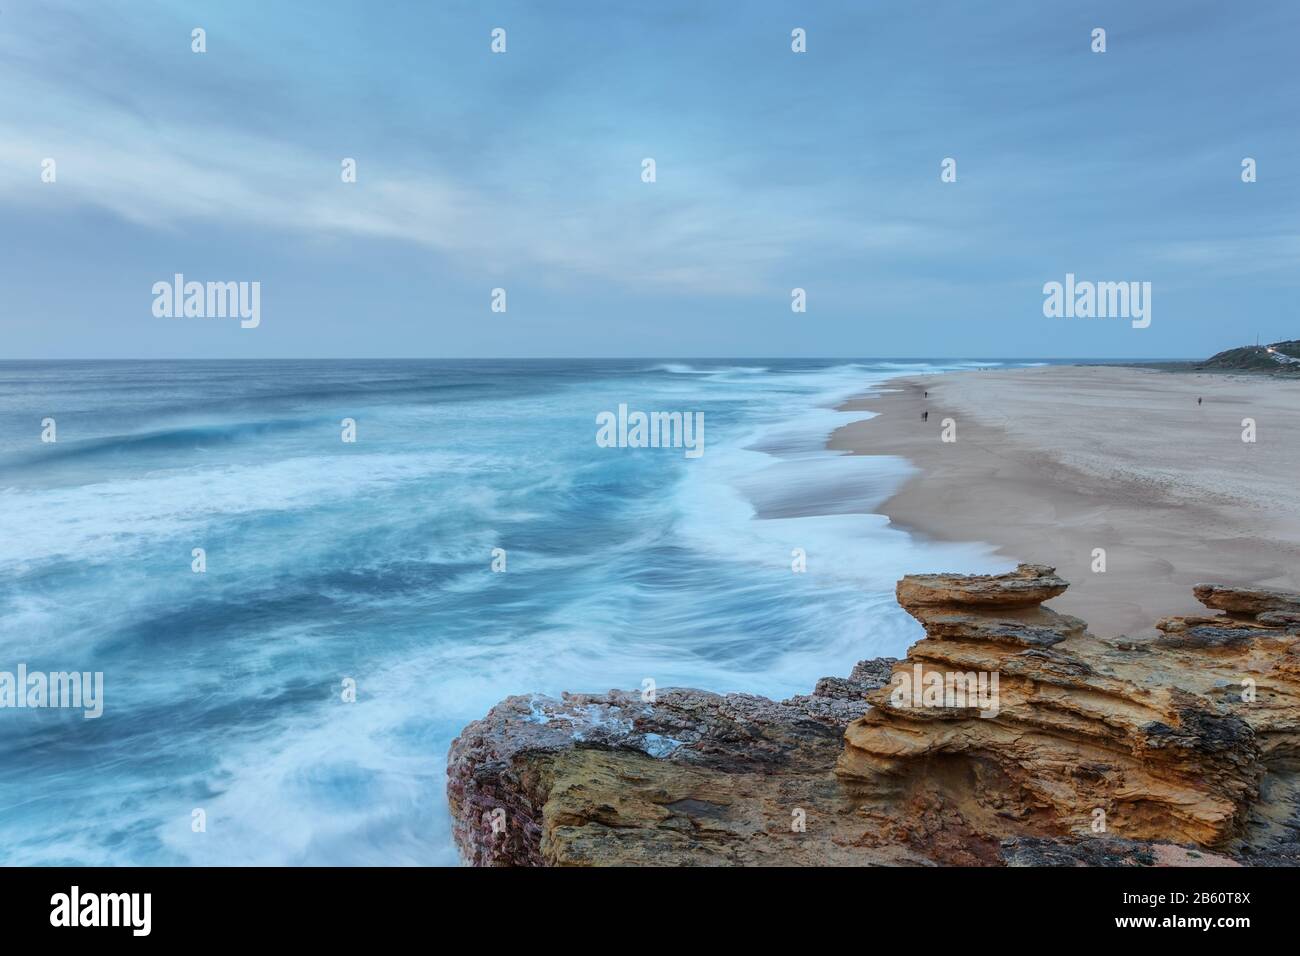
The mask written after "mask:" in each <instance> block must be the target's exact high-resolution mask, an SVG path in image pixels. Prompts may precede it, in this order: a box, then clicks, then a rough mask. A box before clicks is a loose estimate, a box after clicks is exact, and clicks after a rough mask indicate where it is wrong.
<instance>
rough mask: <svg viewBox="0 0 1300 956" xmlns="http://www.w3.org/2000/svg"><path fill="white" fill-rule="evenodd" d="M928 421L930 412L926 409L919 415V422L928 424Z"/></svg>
mask: <svg viewBox="0 0 1300 956" xmlns="http://www.w3.org/2000/svg"><path fill="white" fill-rule="evenodd" d="M929 420H930V412H929V410H928V409H927V410H926V411H924V412H922V413H921V421H923V422H928V421H929Z"/></svg>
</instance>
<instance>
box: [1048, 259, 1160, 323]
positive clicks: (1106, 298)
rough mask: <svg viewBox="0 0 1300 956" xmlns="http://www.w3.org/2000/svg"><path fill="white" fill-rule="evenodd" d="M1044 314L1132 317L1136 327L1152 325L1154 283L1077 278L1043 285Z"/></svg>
mask: <svg viewBox="0 0 1300 956" xmlns="http://www.w3.org/2000/svg"><path fill="white" fill-rule="evenodd" d="M1043 296H1044V299H1043V315H1045V316H1047V317H1048V318H1049V319H1060V318H1067V319H1132V320H1133V328H1135V329H1145V328H1146V327H1147V326H1149V325H1150V324H1151V283H1150V282H1090V281H1087V280H1084V281H1081V282H1080V281H1076V280H1075V278H1074V273H1073V272H1067V273H1066V274H1065V282H1064V283H1060V282H1047V283H1044V284H1043Z"/></svg>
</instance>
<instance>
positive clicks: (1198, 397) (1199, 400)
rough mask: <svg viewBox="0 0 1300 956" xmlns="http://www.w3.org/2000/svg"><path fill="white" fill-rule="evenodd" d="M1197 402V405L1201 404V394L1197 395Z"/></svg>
mask: <svg viewBox="0 0 1300 956" xmlns="http://www.w3.org/2000/svg"><path fill="white" fill-rule="evenodd" d="M1196 404H1197V405H1199V404H1201V396H1199V395H1197V396H1196Z"/></svg>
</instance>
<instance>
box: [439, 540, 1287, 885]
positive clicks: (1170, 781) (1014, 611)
mask: <svg viewBox="0 0 1300 956" xmlns="http://www.w3.org/2000/svg"><path fill="white" fill-rule="evenodd" d="M1067 586H1068V585H1067V583H1066V582H1065V581H1064V580H1062V579H1061V578H1059V577H1057V576H1056V575H1055V573H1054V571H1053V569H1051V568H1045V567H1039V566H1032V565H1022V566H1020V567H1019V568H1018V569H1017V570H1016V571H1014V572H1012V573H1010V574H1005V575H995V576H963V575H916V576H908V577H906V578H904V579H903V580H902V581H900V582H899V585H898V592H897V593H898V600H899V602H900V604H902V606H903V607H904V608H906V609H907V611H908V612H909V613H911V614H912V615H913V616H914V617H916V618H917V620H919V621H920V622H921V624H922V625H923V627H924V628H925V633H926V636H925V638H924V639H923V640H921V641H919V642H918V643H917V644H915V645H914V646H913V647H912V648H911V649H910V650H909V652H908V656H907V658H906V659H905V660H901V661H895V660H888V659H881V660H875V661H864V662H862V663H860V664H859V665H858V666H857V667H856V668H855V669H854V671H853V673H852V674H851V675H850V676H849V677H848V678H825V679H823V680H821V681H819V682H818V684H817V687H816V688H815V689H814V691H813V693H812V694H809V695H806V696H800V697H794V698H790V699H789V700H785V701H779V702H778V701H771V700H766V699H764V698H761V697H753V696H748V695H743V694H729V695H718V694H711V693H707V692H704V691H698V690H679V689H674V690H665V691H660V692H658V693H657V694H653V695H649V694H647V695H644V696H643V695H642V694H639V693H628V692H621V691H611V692H609V693H608V694H605V695H582V694H566V695H564V696H563V697H562V698H560V699H558V700H556V699H552V698H546V697H538V696H522V697H511V698H509V699H507V700H505V701H503V702H502V703H501V704H498V705H497V706H496V707H495V708H493V709H492V711H491V712H490V713H489V714H488V715H487V716H486V717H485V718H483V719H482V720H479V721H475V722H474V723H473V724H470V725H469V726H468V727H466V728H465V730H464V731H463V732H462V734H461V735H460V737H459V738H457V740H456V741H455V742H454V743H453V745H452V748H451V752H450V755H449V759H448V794H449V797H450V802H451V810H452V815H453V820H454V826H455V837H456V842H457V844H458V845H459V847H460V848H461V851H462V853H463V854H464V856H465V857H466V859H467V860H468V861H469V862H471V863H473V864H477V865H574V864H578V865H591V864H662V865H682V864H692V865H698V864H717V865H762V864H786V865H836V864H840V865H853V864H878V865H887V864H902V865H932V864H988V865H1046V864H1083V865H1088V864H1095V865H1151V864H1159V863H1186V862H1190V861H1200V862H1206V863H1219V864H1228V863H1233V862H1237V861H1241V862H1265V863H1272V862H1296V860H1297V853H1296V838H1297V833H1298V832H1300V813H1298V812H1297V807H1298V806H1300V800H1298V799H1297V798H1298V795H1300V650H1298V649H1297V648H1300V595H1296V594H1288V593H1282V592H1275V591H1264V590H1253V589H1242V588H1226V587H1217V586H1213V585H1201V586H1198V587H1197V588H1196V589H1195V593H1196V596H1197V598H1198V599H1199V600H1200V601H1201V602H1202V603H1203V604H1205V606H1206V607H1207V608H1209V609H1211V610H1217V611H1219V612H1220V613H1219V614H1216V615H1205V616H1196V617H1179V618H1166V619H1164V620H1162V621H1160V622H1158V623H1157V625H1156V626H1157V628H1158V634H1159V636H1157V637H1154V638H1145V639H1131V640H1130V639H1119V640H1109V641H1104V640H1100V639H1098V638H1096V637H1094V636H1092V635H1091V634H1089V633H1088V631H1087V627H1086V625H1085V623H1084V622H1083V621H1081V620H1079V619H1078V618H1073V617H1068V616H1064V615H1061V614H1057V613H1056V612H1054V611H1052V610H1050V609H1048V608H1045V607H1043V606H1042V603H1043V602H1044V601H1047V600H1050V599H1051V598H1052V597H1054V596H1056V595H1058V594H1060V593H1061V592H1063V591H1064V590H1065V589H1066V587H1067Z"/></svg>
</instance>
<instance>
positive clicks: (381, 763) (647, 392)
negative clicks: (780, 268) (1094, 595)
mask: <svg viewBox="0 0 1300 956" xmlns="http://www.w3.org/2000/svg"><path fill="white" fill-rule="evenodd" d="M973 364H976V363H958V362H949V363H942V362H913V363H907V362H892V363H891V362H872V361H861V362H845V361H836V362H817V361H776V360H773V361H759V360H737V361H734V362H733V361H725V360H710V361H693V362H684V361H672V362H658V361H650V360H620V361H578V360H574V361H419V360H411V361H402V360H391V361H258V362H243V361H186V362H172V361H147V362H146V361H141V362H126V361H122V362H97V361H87V362H13V361H9V362H0V515H2V516H3V519H2V522H0V672H10V673H16V672H17V670H18V668H19V666H20V665H23V666H25V667H26V669H27V672H28V673H32V672H37V671H41V672H52V671H58V672H62V671H68V672H71V671H77V672H86V673H93V672H102V674H103V701H102V706H103V714H102V716H100V717H98V718H91V719H88V718H86V717H85V716H83V711H82V710H79V709H74V708H33V707H29V708H17V707H4V708H0V766H2V767H3V768H4V773H3V774H2V775H0V862H3V863H6V864H75V865H87V866H98V865H108V864H113V865H131V864H181V865H189V864H205V865H209V864H215V865H233V864H291V865H293V864H301V865H314V864H377V865H390V864H455V863H456V862H457V857H456V853H455V849H454V847H453V846H452V842H451V836H450V821H449V818H448V814H447V804H446V797H445V793H444V786H445V761H446V753H447V747H448V745H449V743H450V742H451V740H452V739H453V738H454V737H455V735H456V734H457V733H458V732H459V730H460V729H461V728H462V727H463V726H464V725H465V724H466V723H468V722H469V721H471V720H474V719H475V718H478V717H481V716H482V715H483V714H485V713H486V712H487V710H488V709H489V708H490V707H491V706H492V705H493V704H495V703H496V702H497V701H499V700H501V699H502V698H504V697H506V696H509V695H511V694H521V693H529V692H542V693H551V694H555V693H559V692H560V691H562V690H574V691H596V692H600V691H604V690H607V689H609V688H612V687H620V688H640V687H641V686H642V682H643V680H645V679H646V678H650V679H652V680H654V681H655V684H656V685H657V687H659V688H665V687H669V686H684V685H685V686H695V687H703V688H707V689H710V690H716V691H723V692H725V691H746V692H751V693H758V694H764V695H768V696H774V697H784V696H789V695H791V694H796V693H807V692H809V691H810V690H811V689H812V686H813V684H814V683H815V682H816V680H817V679H818V678H819V677H823V676H827V675H843V674H847V673H848V671H849V669H850V668H851V667H852V665H853V664H854V662H856V661H858V660H860V659H863V658H868V657H875V656H879V655H901V654H902V653H903V651H904V650H905V648H906V647H907V646H908V645H909V644H910V643H912V642H913V641H914V640H916V639H917V638H918V637H919V636H920V633H921V632H920V628H919V626H918V625H916V623H915V622H914V621H912V619H911V618H909V617H908V616H907V615H905V614H904V613H903V612H902V611H901V610H900V609H899V608H898V607H897V606H896V604H895V602H894V598H893V588H894V584H895V582H896V581H897V579H898V578H899V577H900V576H901V575H902V574H904V573H908V572H913V571H924V570H945V569H950V570H965V571H980V570H1002V569H1005V568H1006V566H1007V565H1006V564H1005V563H1004V562H1001V561H1000V560H998V559H996V558H994V557H993V556H992V552H991V549H989V548H987V547H985V546H983V545H980V544H944V543H937V542H925V541H918V540H914V539H913V538H912V537H911V536H909V535H908V534H906V533H904V532H903V531H901V530H898V529H896V528H891V527H890V526H889V524H888V521H887V519H886V518H884V517H883V516H881V515H879V514H876V513H875V512H876V511H877V510H878V508H879V505H880V504H881V502H883V501H884V500H885V499H886V498H887V497H888V496H889V495H890V493H891V492H892V490H893V489H894V488H895V487H897V486H898V485H899V483H901V482H902V481H903V480H905V479H906V477H907V475H908V474H909V472H910V466H909V465H908V464H907V463H906V462H905V461H902V460H900V459H897V458H891V457H887V456H846V455H841V454H837V453H832V452H828V451H826V450H825V447H824V446H825V441H826V438H827V436H828V435H829V433H830V432H831V430H832V429H834V428H835V427H837V426H838V425H840V424H843V423H845V422H849V421H854V420H860V419H863V418H867V417H869V414H868V413H865V412H838V411H835V409H834V406H835V405H836V404H838V403H839V402H841V401H842V400H843V399H845V398H847V397H849V396H851V395H854V394H859V393H861V392H863V391H865V390H867V389H869V388H870V387H872V386H875V385H879V384H880V383H882V382H885V381H886V380H887V379H888V378H890V377H891V376H896V375H900V374H906V373H919V372H931V371H941V370H946V369H953V368H959V367H967V366H968V365H973ZM978 364H980V365H990V364H998V363H989V362H982V363H978ZM620 405H626V406H627V407H628V408H629V409H633V410H642V411H645V412H652V411H664V412H673V411H680V412H684V413H697V412H702V413H703V421H704V426H705V427H704V433H703V445H702V448H703V453H702V454H701V455H699V457H688V456H687V455H686V454H685V453H684V450H683V449H682V448H664V447H660V448H628V447H621V448H620V447H602V446H601V445H599V444H598V443H597V441H596V437H597V416H598V415H600V414H601V413H602V412H609V413H617V410H618V408H619V406H620ZM47 419H53V425H52V429H53V436H54V437H55V439H56V440H55V441H53V442H47V441H42V434H43V433H44V434H45V435H46V437H49V434H50V432H51V425H50V424H49V423H48V422H47ZM344 419H351V420H352V422H353V423H354V424H355V439H356V440H355V441H353V442H348V441H344V440H343V433H344V428H345V426H344V424H343V422H344ZM195 549H202V554H203V560H204V562H205V565H204V567H205V569H204V570H202V571H201V572H200V571H196V570H195V567H196V564H197V561H198V559H197V558H196V557H195ZM495 549H499V550H495ZM796 549H801V552H802V554H803V555H805V556H806V568H807V570H806V571H805V572H802V573H797V572H795V571H794V570H793V565H794V563H795V561H796V560H797V556H798V555H799V554H800V553H801V552H800V551H799V550H796ZM502 562H504V570H493V565H494V563H495V564H496V565H497V566H498V567H499V566H501V564H502ZM349 687H351V688H354V690H355V700H345V697H346V696H348V695H347V689H348V688H349ZM199 822H202V824H203V825H202V827H201V828H200V827H199Z"/></svg>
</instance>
